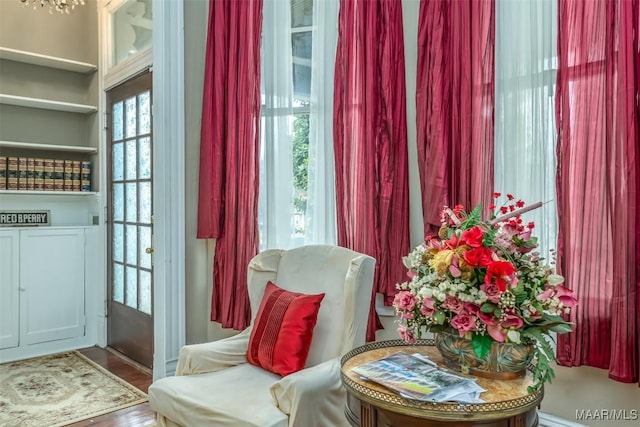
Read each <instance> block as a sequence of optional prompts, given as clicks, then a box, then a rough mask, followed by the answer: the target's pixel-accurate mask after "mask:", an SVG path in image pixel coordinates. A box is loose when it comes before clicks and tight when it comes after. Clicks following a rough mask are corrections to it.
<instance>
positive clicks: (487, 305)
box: [480, 302, 497, 313]
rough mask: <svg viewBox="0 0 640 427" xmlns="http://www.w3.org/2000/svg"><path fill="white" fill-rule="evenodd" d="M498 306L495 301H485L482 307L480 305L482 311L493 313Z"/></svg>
mask: <svg viewBox="0 0 640 427" xmlns="http://www.w3.org/2000/svg"><path fill="white" fill-rule="evenodd" d="M496 308H497V306H496V305H495V304H494V303H492V302H485V303H484V304H482V307H480V311H482V312H483V313H493V312H494V310H495V309H496Z"/></svg>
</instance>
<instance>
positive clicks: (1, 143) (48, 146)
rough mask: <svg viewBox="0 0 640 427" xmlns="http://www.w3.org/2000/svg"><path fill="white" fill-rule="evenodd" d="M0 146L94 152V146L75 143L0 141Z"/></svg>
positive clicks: (95, 151) (96, 150)
mask: <svg viewBox="0 0 640 427" xmlns="http://www.w3.org/2000/svg"><path fill="white" fill-rule="evenodd" d="M0 148H26V149H28V150H46V151H67V152H73V153H86V154H95V153H97V152H98V149H97V148H95V147H79V146H76V145H56V144H37V143H35V142H17V141H0Z"/></svg>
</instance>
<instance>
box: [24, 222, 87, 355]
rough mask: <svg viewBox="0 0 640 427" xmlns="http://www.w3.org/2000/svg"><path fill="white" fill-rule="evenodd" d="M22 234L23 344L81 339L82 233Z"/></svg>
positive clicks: (82, 312)
mask: <svg viewBox="0 0 640 427" xmlns="http://www.w3.org/2000/svg"><path fill="white" fill-rule="evenodd" d="M20 233H21V234H20V287H21V288H22V290H23V291H22V292H21V295H20V296H21V299H20V332H21V339H22V343H21V345H28V344H35V343H41V342H46V341H55V340H61V339H67V338H75V337H79V336H82V335H84V324H85V316H84V229H74V228H70V229H55V230H51V229H34V230H23V231H21V232H20Z"/></svg>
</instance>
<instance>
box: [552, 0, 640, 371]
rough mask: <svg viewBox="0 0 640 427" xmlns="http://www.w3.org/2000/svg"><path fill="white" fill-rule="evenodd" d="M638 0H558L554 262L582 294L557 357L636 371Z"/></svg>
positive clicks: (638, 341)
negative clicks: (557, 223)
mask: <svg viewBox="0 0 640 427" xmlns="http://www.w3.org/2000/svg"><path fill="white" fill-rule="evenodd" d="M638 12H639V9H638V0H614V1H611V0H597V1H595V0H594V1H582V0H560V1H559V4H558V20H559V28H558V55H559V69H558V79H557V87H556V91H557V92H556V122H557V126H558V133H559V138H558V147H557V152H558V173H557V192H558V214H559V221H560V226H559V238H558V268H559V270H560V272H561V273H562V274H563V275H564V276H565V278H566V281H567V284H568V285H569V286H570V287H572V288H573V289H574V290H575V291H576V294H577V296H578V299H579V304H578V306H577V307H576V308H575V310H573V311H572V313H571V315H570V320H571V321H573V322H575V332H574V333H571V334H568V335H561V336H559V337H558V358H559V360H560V362H561V364H563V365H568V366H578V365H589V366H595V367H600V368H608V369H609V376H610V377H611V378H613V379H615V380H619V381H624V382H635V381H638V377H639V373H640V358H639V346H640V338H639V335H640V329H639V327H638V325H639V319H638V316H639V315H638V311H639V310H640V305H639V303H638V298H639V295H640V283H639V282H638V280H639V276H638V270H637V268H638V263H637V262H635V261H636V260H637V259H638V256H639V255H638V248H639V247H638V242H639V241H640V234H639V233H640V228H639V227H638V226H637V224H638V219H639V217H638V200H639V199H640V198H639V197H638V195H637V189H638V179H639V177H638V174H639V170H638V167H639V165H640V158H639V157H638V154H639V151H640V147H639V144H640V136H639V124H638V120H639V116H638V104H637V99H636V97H637V96H638V65H639V64H638V49H639V47H638V29H639V27H638Z"/></svg>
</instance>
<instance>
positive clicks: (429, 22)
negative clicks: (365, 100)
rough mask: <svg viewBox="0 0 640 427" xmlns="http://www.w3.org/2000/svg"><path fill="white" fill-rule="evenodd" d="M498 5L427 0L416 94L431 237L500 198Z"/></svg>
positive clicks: (421, 23) (420, 22)
mask: <svg viewBox="0 0 640 427" xmlns="http://www.w3.org/2000/svg"><path fill="white" fill-rule="evenodd" d="M494 14H495V12H494V0H479V1H476V0H422V2H421V4H420V15H419V20H418V75H417V88H416V104H417V105H416V114H417V144H418V168H419V171H420V184H421V188H422V211H423V216H424V230H425V234H437V231H438V228H439V227H440V211H441V210H442V207H443V206H445V205H446V206H454V205H457V204H461V205H463V206H464V207H465V208H467V209H472V208H473V207H475V205H477V204H478V203H483V205H484V206H485V207H486V206H488V205H489V203H490V202H491V195H492V193H493V104H494V50H495V49H494V47H495V16H494Z"/></svg>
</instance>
